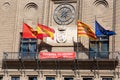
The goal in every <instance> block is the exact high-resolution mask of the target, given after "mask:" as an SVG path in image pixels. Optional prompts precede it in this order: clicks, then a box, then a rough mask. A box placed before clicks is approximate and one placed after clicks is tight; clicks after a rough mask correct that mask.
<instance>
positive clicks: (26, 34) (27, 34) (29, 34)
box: [23, 23, 37, 38]
mask: <svg viewBox="0 0 120 80" xmlns="http://www.w3.org/2000/svg"><path fill="white" fill-rule="evenodd" d="M23 38H37V31H35V30H34V29H33V28H32V27H30V26H29V25H28V24H26V23H23Z"/></svg>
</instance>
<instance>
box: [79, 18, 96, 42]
mask: <svg viewBox="0 0 120 80" xmlns="http://www.w3.org/2000/svg"><path fill="white" fill-rule="evenodd" d="M77 25H78V37H80V36H86V37H89V38H92V39H94V40H96V39H97V37H96V34H95V30H94V29H93V28H92V27H91V26H89V25H87V24H86V23H83V22H81V21H80V20H78V22H77Z"/></svg>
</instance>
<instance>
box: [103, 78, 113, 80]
mask: <svg viewBox="0 0 120 80" xmlns="http://www.w3.org/2000/svg"><path fill="white" fill-rule="evenodd" d="M102 80H112V78H102Z"/></svg>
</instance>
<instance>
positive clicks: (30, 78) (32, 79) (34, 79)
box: [29, 77, 37, 80]
mask: <svg viewBox="0 0 120 80" xmlns="http://www.w3.org/2000/svg"><path fill="white" fill-rule="evenodd" d="M29 80H37V77H29Z"/></svg>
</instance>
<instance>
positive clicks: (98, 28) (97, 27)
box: [95, 21, 116, 36]
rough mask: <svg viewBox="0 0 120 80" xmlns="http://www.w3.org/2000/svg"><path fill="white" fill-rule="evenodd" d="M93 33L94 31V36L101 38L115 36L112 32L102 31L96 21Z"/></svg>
mask: <svg viewBox="0 0 120 80" xmlns="http://www.w3.org/2000/svg"><path fill="white" fill-rule="evenodd" d="M95 31H96V36H103V35H107V36H111V35H115V34H116V33H115V32H114V31H110V30H106V29H104V28H103V27H102V26H101V25H100V24H99V23H98V22H97V21H95Z"/></svg>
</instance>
